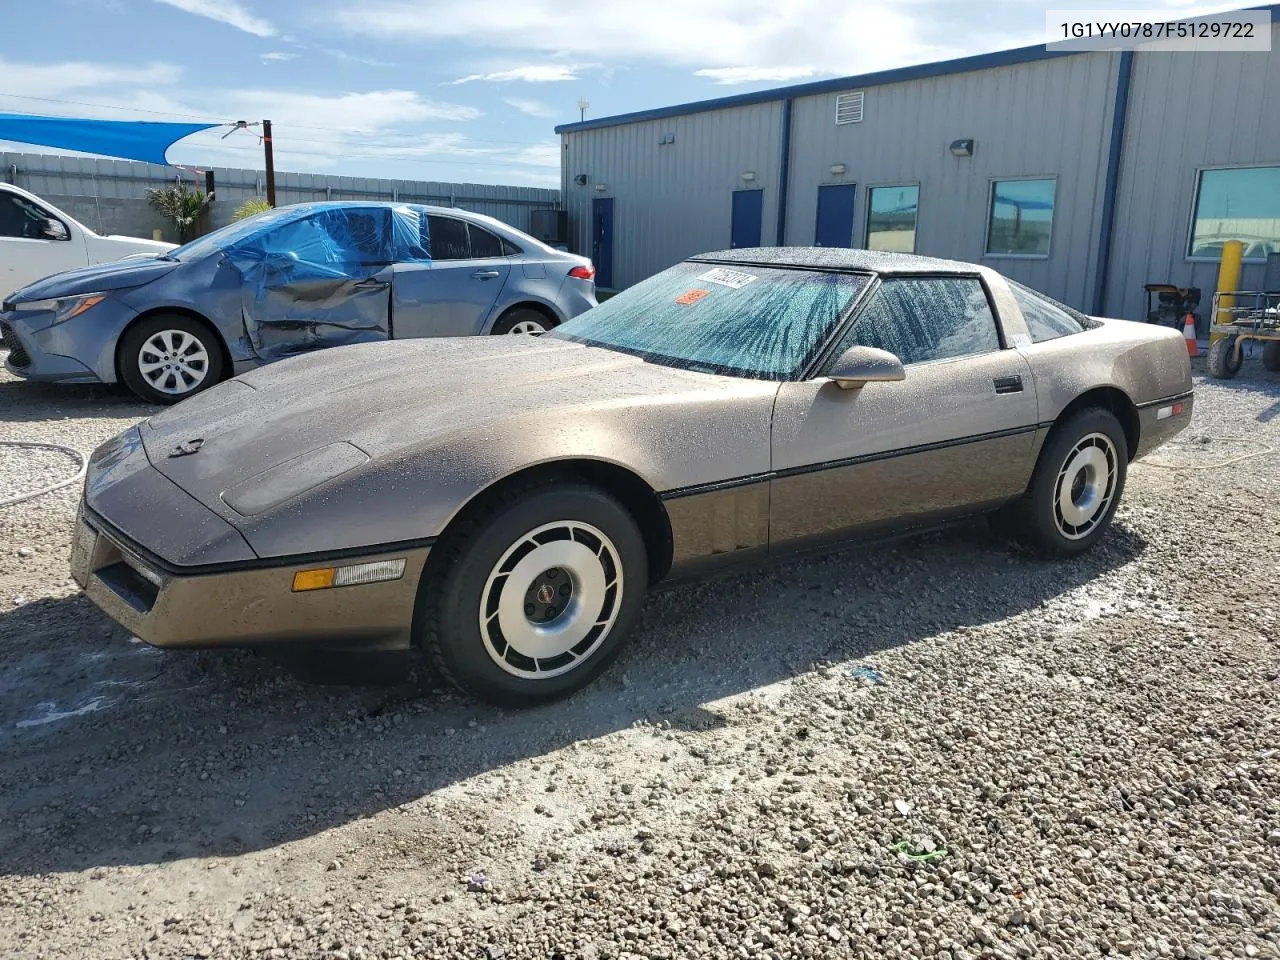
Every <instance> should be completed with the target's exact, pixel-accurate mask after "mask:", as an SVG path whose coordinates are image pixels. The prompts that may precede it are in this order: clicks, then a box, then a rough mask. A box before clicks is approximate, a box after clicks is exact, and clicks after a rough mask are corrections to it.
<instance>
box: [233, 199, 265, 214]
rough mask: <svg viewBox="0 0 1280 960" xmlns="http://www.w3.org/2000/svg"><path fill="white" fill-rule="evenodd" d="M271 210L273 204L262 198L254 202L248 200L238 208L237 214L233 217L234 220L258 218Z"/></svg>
mask: <svg viewBox="0 0 1280 960" xmlns="http://www.w3.org/2000/svg"><path fill="white" fill-rule="evenodd" d="M270 209H271V204H269V203H267V201H266V200H264V199H262V198H261V197H256V198H255V199H253V200H246V201H245V202H244V203H242V204H240V206H238V207H237V208H236V212H235V213H233V214H232V215H231V219H232V220H244V219H246V218H247V217H256V216H257V215H258V214H260V213H266V212H267V211H268V210H270Z"/></svg>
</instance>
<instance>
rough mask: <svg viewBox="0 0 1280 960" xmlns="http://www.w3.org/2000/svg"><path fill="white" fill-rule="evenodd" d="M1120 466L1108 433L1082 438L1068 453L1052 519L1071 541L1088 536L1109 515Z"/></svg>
mask: <svg viewBox="0 0 1280 960" xmlns="http://www.w3.org/2000/svg"><path fill="white" fill-rule="evenodd" d="M1117 466H1118V461H1117V455H1116V447H1115V444H1113V443H1112V442H1111V438H1110V437H1108V436H1107V435H1106V434H1105V433H1091V434H1088V435H1087V436H1085V437H1082V438H1081V439H1080V440H1079V442H1077V443H1076V445H1075V446H1074V447H1072V448H1071V452H1070V453H1068V454H1067V456H1066V459H1065V460H1064V461H1063V464H1062V469H1061V470H1059V471H1058V480H1057V483H1056V484H1055V485H1054V494H1053V519H1054V523H1055V524H1056V525H1057V527H1058V532H1059V533H1061V534H1062V535H1063V536H1064V537H1066V538H1067V539H1068V540H1080V539H1083V538H1084V537H1087V536H1088V535H1089V534H1090V533H1092V532H1093V531H1094V530H1095V529H1096V528H1097V526H1098V524H1099V523H1101V522H1102V519H1103V517H1105V516H1106V515H1107V510H1108V508H1109V507H1110V506H1111V500H1112V498H1113V497H1114V496H1115V492H1116V477H1117Z"/></svg>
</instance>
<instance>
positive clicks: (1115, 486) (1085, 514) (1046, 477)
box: [995, 407, 1129, 557]
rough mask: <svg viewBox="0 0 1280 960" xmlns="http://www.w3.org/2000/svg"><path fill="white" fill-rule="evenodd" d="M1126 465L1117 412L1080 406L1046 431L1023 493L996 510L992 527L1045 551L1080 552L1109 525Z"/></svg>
mask: <svg viewBox="0 0 1280 960" xmlns="http://www.w3.org/2000/svg"><path fill="white" fill-rule="evenodd" d="M1128 465H1129V450H1128V443H1127V441H1126V439H1125V435H1124V428H1123V427H1121V426H1120V421H1119V420H1117V419H1116V417H1115V415H1114V414H1113V413H1111V412H1110V411H1109V410H1102V409H1099V408H1096V407H1094V408H1090V409H1087V410H1082V411H1080V412H1079V413H1076V414H1074V415H1073V416H1071V417H1070V418H1069V419H1067V420H1065V421H1063V422H1061V423H1059V424H1057V425H1056V426H1055V427H1054V428H1053V430H1052V432H1050V434H1049V437H1048V439H1047V440H1046V441H1045V445H1044V448H1043V449H1042V450H1041V452H1040V459H1039V460H1037V461H1036V467H1035V471H1034V472H1033V473H1032V475H1031V484H1030V486H1028V487H1027V492H1026V493H1025V494H1024V495H1023V496H1022V498H1021V499H1020V500H1018V501H1017V502H1016V503H1014V504H1013V505H1012V506H1011V507H1009V508H1006V510H1004V511H1002V512H1001V513H1000V514H997V518H998V519H997V522H996V524H995V527H996V529H997V530H1004V531H1006V532H1008V533H1010V534H1012V535H1013V536H1014V537H1015V538H1016V539H1018V540H1020V541H1021V542H1022V543H1023V544H1025V545H1026V546H1027V547H1029V548H1031V549H1032V550H1034V551H1036V552H1037V553H1041V554H1044V555H1046V556H1053V557H1071V556H1075V555H1076V554H1079V553H1083V552H1084V551H1086V550H1088V549H1089V548H1090V547H1092V546H1093V545H1094V544H1095V543H1097V542H1098V540H1099V539H1100V538H1101V537H1102V535H1103V534H1104V533H1105V532H1106V529H1107V527H1108V526H1110V524H1111V518H1112V517H1113V516H1114V515H1115V511H1116V507H1117V506H1118V505H1119V503H1120V497H1121V495H1122V494H1123V493H1124V483H1125V478H1126V476H1127V475H1128Z"/></svg>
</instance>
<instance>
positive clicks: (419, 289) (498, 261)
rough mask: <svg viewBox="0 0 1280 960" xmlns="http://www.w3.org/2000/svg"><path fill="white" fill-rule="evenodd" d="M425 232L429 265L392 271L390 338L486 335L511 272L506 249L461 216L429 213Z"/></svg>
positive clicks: (404, 267) (417, 265)
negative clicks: (495, 306)
mask: <svg viewBox="0 0 1280 960" xmlns="http://www.w3.org/2000/svg"><path fill="white" fill-rule="evenodd" d="M427 230H428V233H429V235H430V249H431V262H430V263H402V264H397V265H396V268H395V305H394V308H393V314H394V317H395V330H394V335H395V337H396V338H397V339H404V338H406V337H467V336H471V335H472V334H477V333H485V332H486V331H487V330H488V328H489V324H490V320H491V317H490V314H491V313H492V312H493V305H494V304H495V303H496V302H497V300H498V295H499V294H500V293H501V292H502V287H503V285H504V284H505V283H506V282H507V277H508V276H509V275H510V273H511V263H510V261H509V260H508V259H507V247H505V246H504V245H503V242H502V240H501V238H500V237H498V236H497V235H495V234H493V233H490V232H489V231H488V230H486V229H484V228H483V227H480V226H477V225H476V224H474V223H471V222H470V221H467V220H464V219H462V218H461V217H448V216H442V215H436V214H432V215H429V216H428V217H427Z"/></svg>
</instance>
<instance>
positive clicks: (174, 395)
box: [118, 313, 223, 405]
mask: <svg viewBox="0 0 1280 960" xmlns="http://www.w3.org/2000/svg"><path fill="white" fill-rule="evenodd" d="M119 349H120V352H119V354H118V356H119V364H120V378H121V379H122V380H123V381H124V382H125V385H126V386H127V387H128V388H129V389H130V390H132V391H133V392H134V393H136V394H137V395H138V396H140V397H141V398H142V399H143V400H147V401H149V402H151V403H160V404H165V405H168V404H173V403H177V402H178V401H179V400H185V399H186V398H187V397H190V396H194V395H195V394H197V393H199V392H200V391H201V390H207V389H208V388H209V387H211V386H213V385H214V384H215V383H217V382H218V381H219V380H221V379H222V368H223V365H222V349H221V344H219V343H218V340H217V335H216V334H215V333H214V332H213V331H212V330H210V329H209V327H207V326H206V325H205V324H203V323H201V322H200V321H199V320H194V319H192V318H191V317H187V316H183V315H181V314H173V313H170V314H157V315H156V316H153V317H147V318H146V319H145V320H141V321H139V322H138V323H135V324H134V325H133V326H132V327H130V328H129V329H128V330H127V331H126V332H125V335H124V336H123V337H121V339H120V348H119Z"/></svg>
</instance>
